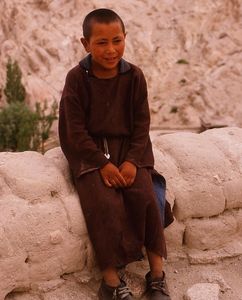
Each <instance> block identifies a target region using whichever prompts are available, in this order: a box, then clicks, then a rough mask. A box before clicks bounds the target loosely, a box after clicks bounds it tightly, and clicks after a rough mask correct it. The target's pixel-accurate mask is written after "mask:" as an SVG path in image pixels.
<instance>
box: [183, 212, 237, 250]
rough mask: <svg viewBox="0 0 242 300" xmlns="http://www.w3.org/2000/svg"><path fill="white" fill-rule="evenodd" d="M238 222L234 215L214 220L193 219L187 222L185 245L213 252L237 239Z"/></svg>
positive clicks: (222, 216) (226, 215) (225, 215)
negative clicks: (212, 250)
mask: <svg viewBox="0 0 242 300" xmlns="http://www.w3.org/2000/svg"><path fill="white" fill-rule="evenodd" d="M236 235H237V222H236V219H235V217H234V216H233V215H232V214H228V213H227V214H224V215H221V216H218V217H214V218H201V219H191V220H188V221H187V222H186V230H185V239H184V241H185V244H186V246H187V247H189V248H195V249H200V250H211V249H216V248H219V247H223V246H224V245H225V244H227V243H229V242H230V241H232V240H233V239H235V237H236Z"/></svg>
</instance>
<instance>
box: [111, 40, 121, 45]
mask: <svg viewBox="0 0 242 300" xmlns="http://www.w3.org/2000/svg"><path fill="white" fill-rule="evenodd" d="M113 42H114V44H119V43H120V42H121V40H115V41H113Z"/></svg>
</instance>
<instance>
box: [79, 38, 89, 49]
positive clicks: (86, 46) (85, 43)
mask: <svg viewBox="0 0 242 300" xmlns="http://www.w3.org/2000/svg"><path fill="white" fill-rule="evenodd" d="M81 43H82V45H83V47H84V48H85V50H86V52H90V47H89V42H88V41H87V40H86V39H85V38H81Z"/></svg>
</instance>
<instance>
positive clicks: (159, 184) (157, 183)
mask: <svg viewBox="0 0 242 300" xmlns="http://www.w3.org/2000/svg"><path fill="white" fill-rule="evenodd" d="M152 181H153V186H154V191H155V194H156V199H157V203H158V206H159V210H160V215H161V220H162V223H163V225H164V219H165V204H166V197H165V194H166V186H165V183H164V182H163V181H162V180H161V179H160V178H159V176H153V177H152Z"/></svg>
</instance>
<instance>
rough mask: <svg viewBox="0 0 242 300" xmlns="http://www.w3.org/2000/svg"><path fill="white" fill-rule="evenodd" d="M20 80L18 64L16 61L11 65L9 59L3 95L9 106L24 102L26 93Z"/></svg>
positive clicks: (20, 73)
mask: <svg viewBox="0 0 242 300" xmlns="http://www.w3.org/2000/svg"><path fill="white" fill-rule="evenodd" d="M21 78H22V72H21V70H20V68H19V66H18V63H17V62H16V61H14V62H13V63H12V61H11V59H9V60H8V63H7V82H6V86H5V89H4V94H5V96H6V98H7V102H8V103H9V104H10V103H13V102H14V103H16V102H24V101H25V97H26V91H25V88H24V86H23V84H22V82H21Z"/></svg>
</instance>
